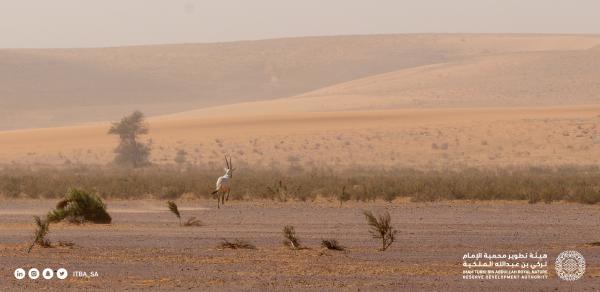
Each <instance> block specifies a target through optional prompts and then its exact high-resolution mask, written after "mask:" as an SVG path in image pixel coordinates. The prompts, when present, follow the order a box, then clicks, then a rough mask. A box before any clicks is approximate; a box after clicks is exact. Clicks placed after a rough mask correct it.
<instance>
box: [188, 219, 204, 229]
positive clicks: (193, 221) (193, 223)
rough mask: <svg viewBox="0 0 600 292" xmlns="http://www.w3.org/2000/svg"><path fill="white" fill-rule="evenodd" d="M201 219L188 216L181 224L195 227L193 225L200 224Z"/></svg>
mask: <svg viewBox="0 0 600 292" xmlns="http://www.w3.org/2000/svg"><path fill="white" fill-rule="evenodd" d="M202 225H203V224H202V221H200V220H198V219H196V217H190V218H188V220H187V221H185V222H184V223H183V226H185V227H195V226H202Z"/></svg>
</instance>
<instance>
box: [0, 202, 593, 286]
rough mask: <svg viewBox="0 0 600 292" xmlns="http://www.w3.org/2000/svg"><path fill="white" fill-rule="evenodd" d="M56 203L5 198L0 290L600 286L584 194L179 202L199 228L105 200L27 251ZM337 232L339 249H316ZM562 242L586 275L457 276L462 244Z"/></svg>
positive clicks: (522, 248)
mask: <svg viewBox="0 0 600 292" xmlns="http://www.w3.org/2000/svg"><path fill="white" fill-rule="evenodd" d="M53 203H54V202H53V201H45V200H43V201H36V200H17V201H10V202H9V201H2V204H0V261H1V263H2V264H1V265H0V275H1V279H2V281H0V290H2V291H18V290H34V289H35V290H41V289H49V290H60V291H67V290H78V289H89V290H96V289H97V290H102V289H119V290H128V289H157V290H158V289H162V290H189V289H192V290H205V289H215V290H234V289H235V290H237V289H249V290H282V289H290V288H292V289H309V290H324V289H325V290H331V289H344V290H376V289H377V290H412V291H414V290H428V291H440V290H445V291H468V290H491V289H493V290H500V291H504V290H507V291H508V290H513V291H514V290H521V291H524V290H529V291H542V290H544V291H548V290H555V291H556V290H558V291H598V287H600V247H594V246H589V245H586V243H590V242H595V241H600V230H599V229H598V228H597V227H598V226H599V224H600V216H599V215H600V208H599V207H598V206H587V205H579V204H563V203H558V204H550V205H546V204H537V205H530V204H527V203H524V202H493V203H492V202H479V203H471V202H438V203H406V202H396V203H392V204H390V203H383V202H376V203H355V202H349V203H348V204H346V205H344V206H343V207H339V206H337V204H335V203H327V202H321V203H316V202H314V203H274V202H231V203H230V204H228V205H226V206H225V208H222V209H220V210H217V209H216V208H214V202H208V201H186V202H180V207H181V209H182V213H183V217H184V218H187V217H189V216H196V217H198V218H200V219H201V220H202V221H203V222H204V226H202V227H179V226H178V223H177V221H176V218H175V217H174V216H173V215H172V214H170V213H168V212H166V211H165V208H164V207H163V206H164V205H163V204H164V202H158V201H110V202H108V205H109V211H110V212H111V213H112V215H113V218H114V220H113V223H112V224H111V225H103V226H102V225H83V226H74V225H68V224H63V223H61V224H57V225H52V226H51V234H50V236H49V238H50V239H51V240H53V241H54V242H57V241H59V240H63V241H72V242H73V243H75V246H74V247H73V248H66V247H57V248H49V249H40V248H37V247H36V248H35V249H34V250H33V251H32V252H31V254H27V253H26V252H25V250H26V248H27V242H28V241H29V240H30V238H31V235H32V232H33V226H32V225H33V223H32V219H31V216H32V215H34V214H43V213H45V212H46V211H47V210H49V209H50V208H51V207H52V205H53ZM363 210H374V211H383V210H387V211H389V212H390V213H391V215H392V218H393V222H394V223H395V224H394V225H395V226H396V227H397V229H398V230H399V231H400V233H399V237H398V241H397V242H396V243H394V244H393V245H392V246H391V248H390V249H389V250H388V251H386V252H378V251H377V250H376V249H377V247H378V245H377V242H375V241H374V240H373V239H371V238H370V236H369V233H368V231H367V226H366V224H365V222H364V218H363V216H362V214H361V213H362V211H363ZM287 224H291V225H294V226H295V227H296V230H297V234H298V236H299V237H300V239H301V241H302V243H303V244H304V245H305V246H307V247H309V249H306V250H299V251H293V250H289V249H287V248H286V247H284V246H283V245H282V244H281V241H282V235H281V229H282V227H283V226H284V225H287ZM222 238H226V239H235V238H240V239H244V240H247V241H249V242H251V243H253V244H255V245H256V247H257V249H256V250H221V249H219V248H217V245H218V244H219V242H220V240H221V239H222ZM323 238H336V239H338V240H339V241H340V243H342V244H343V245H344V246H346V247H347V251H345V252H336V251H327V250H323V249H322V248H320V247H319V242H320V240H321V239H323ZM563 250H577V251H580V252H581V253H582V254H583V255H584V257H585V259H586V262H587V271H586V274H585V276H584V278H583V279H580V280H579V281H576V282H565V281H560V280H559V279H557V277H556V274H555V273H554V270H553V269H554V265H553V264H552V263H549V272H550V279H548V280H512V281H509V280H481V281H479V280H463V279H462V278H461V273H462V269H463V267H462V256H463V254H465V253H467V252H494V253H500V252H509V253H510V252H541V253H548V255H549V259H550V261H553V260H554V259H555V258H556V256H557V254H558V253H560V252H561V251H563ZM17 267H23V268H26V269H27V268H31V267H37V268H40V269H41V268H44V267H51V268H54V269H57V268H59V267H65V268H67V269H68V270H69V271H88V272H90V271H97V272H98V273H99V276H98V277H97V278H89V279H86V278H76V277H72V276H71V277H69V278H68V279H67V280H62V281H61V280H58V279H53V280H43V279H41V278H40V279H38V280H36V281H32V280H21V281H18V280H16V279H15V278H13V276H12V274H13V271H14V269H15V268H17Z"/></svg>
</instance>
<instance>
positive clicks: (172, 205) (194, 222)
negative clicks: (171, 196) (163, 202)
mask: <svg viewBox="0 0 600 292" xmlns="http://www.w3.org/2000/svg"><path fill="white" fill-rule="evenodd" d="M167 206H168V207H169V211H171V213H173V214H175V216H177V219H179V226H185V227H191V226H202V221H200V220H198V219H196V217H190V218H188V220H187V221H185V222H184V223H182V222H181V213H180V212H179V208H178V207H177V204H176V203H175V202H173V201H168V202H167Z"/></svg>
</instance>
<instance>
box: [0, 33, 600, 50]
mask: <svg viewBox="0 0 600 292" xmlns="http://www.w3.org/2000/svg"><path fill="white" fill-rule="evenodd" d="M401 35H406V36H415V35H424V36H458V35H465V36H577V37H585V36H589V37H600V32H598V33H564V32H557V33H553V32H552V33H551V32H398V33H374V34H362V33H356V34H322V35H320V34H315V35H296V36H281V37H268V38H248V39H238V40H226V41H207V42H200V41H198V42H195V41H189V42H188V41H186V42H163V43H158V42H157V43H152V42H148V43H139V44H138V43H132V44H123V45H106V46H72V47H68V46H48V47H0V51H3V50H6V51H9V50H85V49H117V48H138V47H154V46H185V45H214V44H235V43H251V42H262V41H274V40H293V39H311V38H336V37H384V36H401Z"/></svg>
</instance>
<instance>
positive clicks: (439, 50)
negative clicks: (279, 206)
mask: <svg viewBox="0 0 600 292" xmlns="http://www.w3.org/2000/svg"><path fill="white" fill-rule="evenodd" d="M599 43H600V37H598V36H569V35H418V34H417V35H380V36H339V37H310V38H292V39H277V40H265V41H246V42H232V43H216V44H188V45H163V46H142V47H123V48H100V49H52V50H29V49H28V50H25V49H23V50H21V49H19V50H0V84H1V85H2V86H0V129H16V128H24V127H49V126H56V125H69V124H73V123H79V122H90V121H105V120H112V119H115V118H118V117H120V116H121V115H123V114H124V113H126V112H129V111H131V110H133V109H136V108H137V109H141V110H143V111H145V112H147V113H148V114H151V115H155V114H165V113H175V112H178V111H182V110H189V109H191V108H200V107H206V106H217V105H224V104H232V103H238V102H247V101H257V100H268V99H274V98H283V97H289V96H293V95H298V94H302V93H305V92H308V91H312V90H317V89H319V88H322V87H325V86H331V85H334V84H337V83H341V82H346V81H350V80H354V79H357V78H363V77H367V76H371V75H375V74H381V73H386V72H391V71H396V70H401V69H406V68H413V67H418V66H424V65H431V64H438V63H446V62H452V61H457V60H462V59H464V58H467V57H473V56H480V55H491V54H499V53H510V52H526V51H549V50H552V51H556V50H584V49H588V48H591V47H594V46H596V45H598V44H599Z"/></svg>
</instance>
